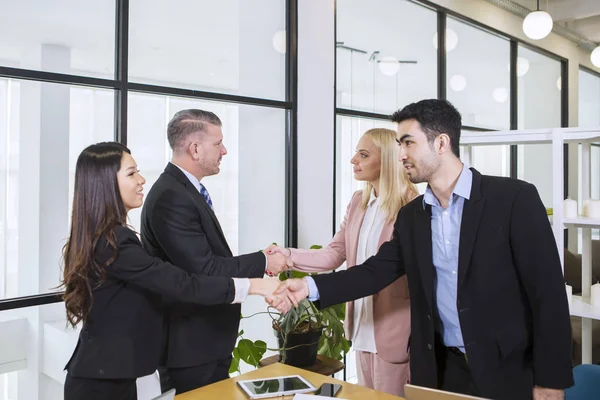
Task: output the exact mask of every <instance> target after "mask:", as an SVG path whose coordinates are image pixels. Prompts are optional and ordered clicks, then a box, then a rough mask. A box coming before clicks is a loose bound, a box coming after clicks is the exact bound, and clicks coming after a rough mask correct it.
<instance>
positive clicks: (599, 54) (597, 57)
mask: <svg viewBox="0 0 600 400" xmlns="http://www.w3.org/2000/svg"><path fill="white" fill-rule="evenodd" d="M590 60H591V61H592V64H594V66H595V67H598V68H600V46H598V47H596V48H595V49H594V51H592V54H590Z"/></svg>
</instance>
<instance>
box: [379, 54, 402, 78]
mask: <svg viewBox="0 0 600 400" xmlns="http://www.w3.org/2000/svg"><path fill="white" fill-rule="evenodd" d="M399 69H400V64H399V63H398V59H397V58H396V57H392V56H387V57H382V58H381V60H379V70H380V71H381V72H382V73H383V74H384V75H387V76H393V75H396V73H398V70H399Z"/></svg>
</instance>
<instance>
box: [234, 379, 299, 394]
mask: <svg viewBox="0 0 600 400" xmlns="http://www.w3.org/2000/svg"><path fill="white" fill-rule="evenodd" d="M241 384H242V385H244V386H245V387H246V388H247V389H248V390H249V391H250V392H251V393H253V394H266V393H278V392H282V391H291V390H302V389H309V388H310V387H309V386H308V385H307V384H306V383H305V382H304V381H303V380H301V379H299V378H298V377H286V378H278V379H265V380H261V381H252V382H243V383H241Z"/></svg>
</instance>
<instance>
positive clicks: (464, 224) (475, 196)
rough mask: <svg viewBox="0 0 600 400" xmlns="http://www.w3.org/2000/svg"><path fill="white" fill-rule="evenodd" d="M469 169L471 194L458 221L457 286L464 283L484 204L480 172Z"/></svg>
mask: <svg viewBox="0 0 600 400" xmlns="http://www.w3.org/2000/svg"><path fill="white" fill-rule="evenodd" d="M471 171H472V172H473V184H472V186H471V195H470V199H469V200H465V203H464V206H463V213H462V220H461V223H460V242H459V248H458V286H459V287H460V286H461V285H462V284H463V283H464V281H465V277H466V276H467V271H468V269H469V265H470V264H471V254H472V253H473V247H474V246H475V239H476V238H477V231H478V230H479V223H480V221H481V216H482V215H483V209H484V206H485V199H484V198H483V197H482V196H481V174H480V173H479V172H477V171H476V170H475V169H473V168H472V169H471Z"/></svg>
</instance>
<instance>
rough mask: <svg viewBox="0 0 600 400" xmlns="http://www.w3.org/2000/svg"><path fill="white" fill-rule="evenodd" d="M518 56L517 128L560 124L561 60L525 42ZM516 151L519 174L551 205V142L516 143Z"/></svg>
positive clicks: (547, 205)
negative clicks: (544, 53)
mask: <svg viewBox="0 0 600 400" xmlns="http://www.w3.org/2000/svg"><path fill="white" fill-rule="evenodd" d="M519 60H520V61H519V62H518V64H517V76H518V78H519V81H518V87H519V89H518V91H517V93H518V105H519V107H518V129H536V128H555V127H560V126H561V123H562V114H561V100H562V96H561V91H562V79H561V72H562V65H561V62H560V61H558V60H556V59H553V58H550V57H548V56H546V55H543V54H541V53H538V52H536V51H533V50H530V49H529V48H527V47H524V46H519ZM519 63H520V65H521V67H519ZM519 68H521V71H520V72H519ZM517 151H518V178H519V179H523V180H525V181H527V182H530V183H533V184H534V185H535V186H536V188H537V190H538V192H539V193H540V197H541V198H542V201H543V202H544V204H545V205H546V207H552V179H550V178H549V176H550V175H549V172H550V171H552V145H551V144H526V145H519V146H518V150H517Z"/></svg>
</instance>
